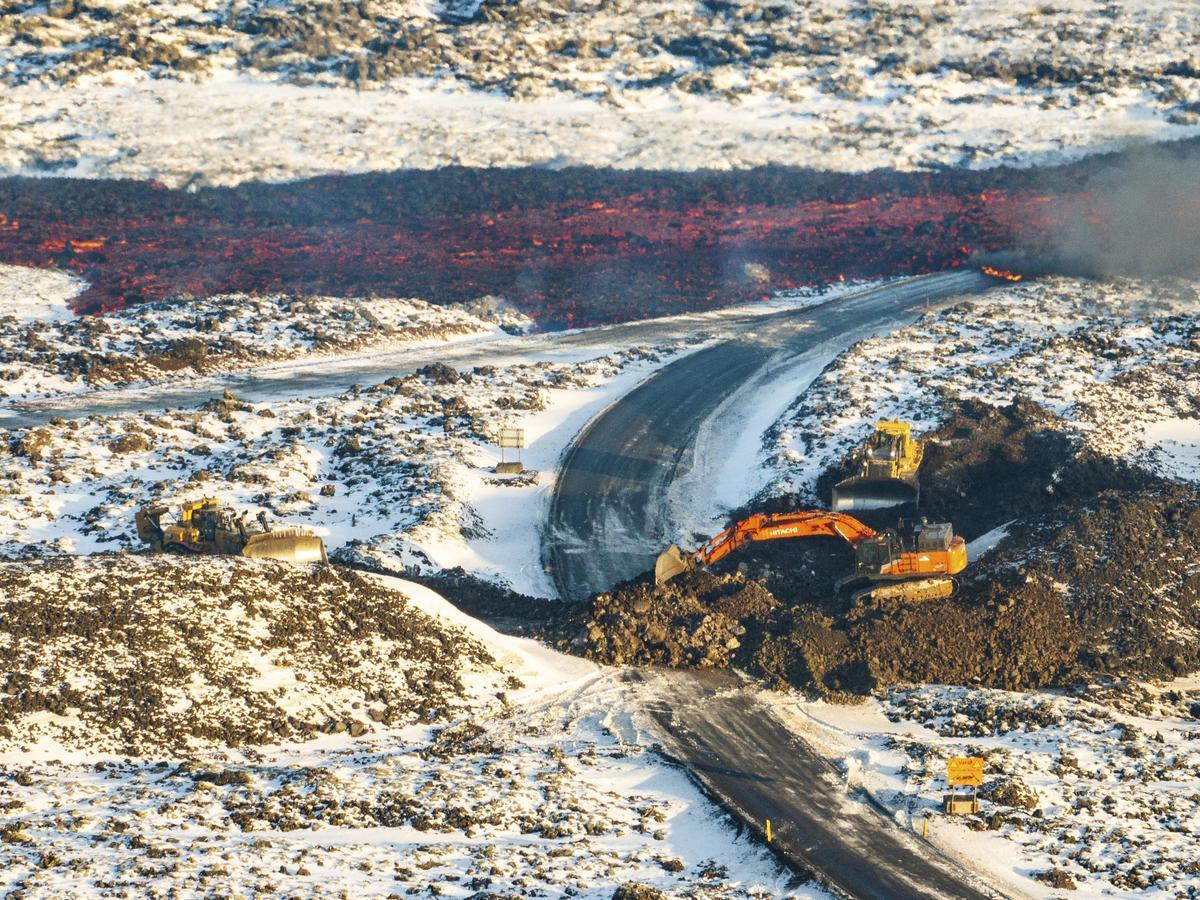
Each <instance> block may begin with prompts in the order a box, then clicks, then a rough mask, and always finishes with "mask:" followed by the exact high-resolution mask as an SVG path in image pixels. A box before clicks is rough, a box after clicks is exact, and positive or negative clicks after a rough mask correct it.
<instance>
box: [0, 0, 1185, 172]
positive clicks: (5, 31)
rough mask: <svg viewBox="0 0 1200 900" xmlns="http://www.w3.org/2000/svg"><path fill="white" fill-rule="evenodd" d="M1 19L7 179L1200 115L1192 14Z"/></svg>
mask: <svg viewBox="0 0 1200 900" xmlns="http://www.w3.org/2000/svg"><path fill="white" fill-rule="evenodd" d="M0 11H2V15H0V79H2V81H3V83H4V85H5V87H6V93H7V98H6V99H7V100H8V101H9V102H8V103H7V104H6V106H5V108H4V109H2V110H0V122H3V124H4V126H5V127H4V131H3V133H2V136H0V167H2V168H3V169H4V170H7V171H14V170H24V171H33V172H37V171H41V172H46V171H56V172H60V173H70V174H76V175H83V176H92V175H97V174H100V175H106V176H109V177H112V176H133V177H141V178H158V179H160V180H163V181H166V182H169V183H173V184H185V183H189V182H192V183H195V182H197V181H211V182H219V183H233V182H239V181H243V180H247V179H250V178H268V179H277V178H288V177H295V176H296V175H304V174H315V173H318V172H330V171H346V170H363V169H386V168H399V167H405V166H417V167H427V166H437V165H444V164H453V163H465V164H473V165H513V164H549V165H559V164H562V163H563V162H576V163H593V164H605V165H618V166H642V167H647V168H663V167H667V168H692V167H695V166H697V165H703V166H711V167H720V168H725V167H728V166H746V165H754V164H762V163H766V162H784V163H798V164H809V165H814V166H816V167H819V168H836V169H852V170H864V169H870V168H875V167H881V166H899V167H901V168H913V167H922V166H928V165H988V164H992V163H995V162H997V161H1003V160H1014V159H1016V160H1026V159H1030V158H1035V157H1038V156H1042V157H1045V156H1047V155H1050V156H1061V155H1062V154H1063V153H1068V154H1070V153H1079V152H1085V151H1086V150H1089V149H1096V148H1101V147H1109V146H1112V145H1113V143H1114V141H1121V140H1128V139H1131V138H1132V139H1136V138H1139V137H1146V138H1150V139H1162V138H1168V137H1172V136H1179V135H1182V134H1186V133H1189V132H1191V131H1194V130H1195V127H1196V125H1197V116H1198V115H1200V112H1198V107H1197V104H1198V103H1200V93H1198V88H1197V71H1198V69H1197V62H1196V57H1195V53H1194V48H1193V43H1194V42H1193V41H1192V40H1191V36H1192V35H1194V33H1195V31H1196V27H1197V22H1196V10H1195V8H1194V6H1193V5H1191V4H1188V3H1184V2H1178V0H1155V2H1152V3H1140V4H1124V5H1121V4H1108V3H1101V2H1096V0H1087V2H1072V3H1069V4H1060V5H1059V6H1053V5H1046V4H1043V5H1041V6H1038V7H1030V8H1015V7H1008V6H997V5H996V4H989V3H981V2H971V3H966V4H957V5H955V4H950V3H944V2H939V3H934V4H924V5H914V4H911V3H903V2H895V0H870V2H864V0H840V2H837V3H833V4H830V3H817V2H811V0H806V2H797V3H776V4H773V5H766V6H764V5H762V4H759V3H742V2H702V3H695V2H690V0H655V2H654V3H651V4H647V3H645V2H633V0H619V2H603V3H601V2H590V3H585V4H579V3H571V4H567V3H564V2H561V0H514V2H510V0H484V2H478V0H468V2H457V0H456V2H445V3H427V2H415V0H414V2H389V3H365V2H364V3H327V2H308V0H304V2H293V3H288V4H267V3H258V2H254V3H232V2H228V0H204V2H199V3H192V4H181V3H167V4H162V3H158V4H149V3H113V2H107V0H65V2H57V0H56V2H53V3H50V4H41V3H37V4H35V3H32V2H26V0H7V2H6V3H5V5H4V6H3V7H2V8H0ZM314 88H319V89H314ZM434 110H436V114H433V112H434ZM164 115H166V116H169V118H170V124H169V125H165V124H164V119H163V116H164ZM481 120H485V121H486V122H487V123H488V124H487V126H486V127H485V128H482V129H481V127H480V124H479V123H480V121H481ZM153 121H157V122H158V123H160V124H161V125H163V127H159V128H154V127H149V126H150V123H151V122H153ZM681 125H682V126H683V127H682V128H681V127H680V126H681ZM180 135H186V136H187V137H188V140H186V141H180V140H179V139H178V138H179V136H180ZM330 135H336V136H337V139H336V140H329V136H330ZM484 135H486V137H485V138H483V139H481V138H482V137H483V136H484Z"/></svg>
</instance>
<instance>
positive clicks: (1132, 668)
mask: <svg viewBox="0 0 1200 900" xmlns="http://www.w3.org/2000/svg"><path fill="white" fill-rule="evenodd" d="M928 448H929V449H928V451H927V454H926V459H925V463H924V465H923V467H922V473H921V474H922V497H923V503H922V510H921V512H922V514H924V515H927V516H928V517H929V518H930V519H932V520H935V521H937V520H942V521H951V522H953V523H954V524H955V526H956V529H957V530H959V531H960V533H965V535H966V536H967V537H969V538H971V537H975V536H978V535H980V534H982V533H984V532H987V531H990V530H992V529H994V528H997V527H999V526H1002V525H1006V526H1007V530H1008V537H1007V538H1005V539H1004V540H1002V541H1001V542H1000V543H999V544H998V545H997V546H996V547H995V549H993V550H991V551H990V552H989V553H988V554H987V555H986V556H984V557H983V558H982V559H980V560H975V561H973V562H972V564H971V566H970V567H969V568H968V569H967V571H966V572H965V573H964V574H963V575H962V576H960V578H959V590H958V593H957V594H956V595H955V596H954V597H951V598H948V599H943V600H929V601H925V602H923V603H915V604H913V603H910V604H905V603H898V602H893V603H891V604H890V605H886V606H881V605H874V606H871V605H866V606H864V605H862V604H852V603H851V602H850V601H849V598H848V596H847V595H846V593H845V592H842V593H840V594H839V592H838V591H837V589H836V585H837V581H838V579H839V578H840V577H841V576H842V575H845V574H846V573H847V572H849V571H850V570H851V564H852V560H853V554H852V552H851V551H850V549H849V548H848V547H847V546H846V545H845V544H844V543H842V542H839V541H836V540H832V539H831V540H823V539H818V540H806V541H777V542H773V543H763V544H756V545H753V546H751V547H749V548H746V549H745V550H743V551H741V552H740V553H738V554H735V555H734V556H731V557H729V558H728V559H727V560H725V561H723V563H722V564H720V565H719V566H717V567H715V568H714V570H713V571H710V572H696V573H689V574H687V575H685V576H681V577H680V578H677V579H676V580H674V581H672V582H671V583H670V584H668V585H664V586H661V587H659V588H655V586H654V585H653V584H652V583H649V582H648V581H647V580H642V581H635V582H629V583H627V584H625V585H621V586H618V587H617V588H616V589H615V590H613V591H612V592H610V593H607V594H601V595H599V596H597V597H595V598H593V600H592V615H591V617H590V618H589V619H588V621H587V623H586V627H585V628H583V629H582V630H581V631H580V632H579V633H577V634H576V635H575V640H574V646H575V647H576V648H578V649H580V650H581V651H582V652H584V653H586V654H587V655H590V656H592V657H594V658H597V659H600V660H603V661H606V662H614V663H645V662H654V663H659V664H663V665H671V666H693V665H698V666H734V667H737V668H740V669H743V670H744V671H747V672H749V673H751V674H753V675H756V676H758V677H761V678H764V679H765V680H767V681H768V682H769V683H772V684H776V685H793V686H797V687H801V688H805V689H809V690H812V691H815V692H817V693H820V694H826V695H838V694H844V693H847V692H849V693H863V692H866V691H869V690H871V689H873V688H875V687H876V686H879V685H884V684H891V683H896V682H926V681H927V682H943V683H950V684H985V685H991V686H995V687H1001V688H1008V689H1027V688H1035V687H1043V686H1047V685H1064V684H1071V683H1075V682H1077V681H1079V680H1080V679H1081V678H1083V677H1084V676H1085V675H1089V674H1094V673H1097V672H1106V673H1113V674H1125V675H1149V676H1164V677H1165V676H1173V675H1179V674H1182V673H1185V672H1191V671H1196V670H1197V669H1200V641H1198V640H1196V638H1197V637H1200V633H1198V632H1197V630H1196V627H1195V625H1194V623H1195V622H1196V621H1197V620H1198V619H1200V574H1196V573H1194V572H1193V569H1194V564H1193V562H1192V561H1193V560H1195V559H1196V558H1198V557H1200V494H1197V492H1196V490H1195V489H1194V488H1192V487H1189V486H1185V485H1180V484H1175V483H1173V482H1169V481H1166V480H1164V479H1161V478H1159V477H1158V476H1155V475H1153V474H1151V473H1147V472H1144V471H1140V470H1135V469H1132V468H1130V467H1128V466H1127V465H1124V464H1122V463H1121V462H1119V461H1115V460H1110V459H1106V458H1103V457H1101V456H1099V455H1098V454H1095V453H1092V452H1090V451H1089V450H1088V449H1087V448H1086V447H1083V446H1082V445H1081V444H1080V443H1079V442H1078V441H1077V440H1076V439H1074V438H1073V437H1072V436H1071V435H1070V434H1069V433H1067V432H1065V431H1064V430H1063V429H1062V428H1061V427H1060V423H1059V422H1058V421H1057V420H1056V419H1055V417H1053V416H1052V415H1051V414H1050V413H1047V412H1046V411H1044V410H1042V409H1041V408H1040V407H1037V406H1036V405H1034V404H1031V403H1026V402H1022V401H1017V402H1015V403H1013V404H1011V405H1010V406H1008V407H1005V408H995V407H989V406H986V405H985V404H981V403H975V402H968V403H965V404H963V406H962V408H961V409H960V411H959V412H958V414H957V415H955V416H954V417H952V418H951V419H950V420H949V421H948V422H946V423H945V425H944V426H943V427H942V428H939V429H938V431H937V432H936V433H935V434H934V435H932V436H930V438H929V444H928ZM841 474H842V473H841V472H830V473H827V475H826V477H825V479H823V481H824V484H825V486H826V487H828V486H829V485H832V484H833V483H834V482H835V481H836V480H837V478H839V477H841ZM779 503H780V501H776V502H775V503H773V504H771V505H770V506H769V508H770V509H772V510H773V509H775V508H781V507H780V506H779ZM896 517H897V512H896V511H894V510H893V511H876V512H875V513H873V514H871V515H870V516H869V517H868V516H864V518H869V519H870V521H871V522H872V524H874V525H875V526H876V527H886V526H888V525H893V524H894V523H895V519H896Z"/></svg>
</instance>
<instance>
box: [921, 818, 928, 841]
mask: <svg viewBox="0 0 1200 900" xmlns="http://www.w3.org/2000/svg"><path fill="white" fill-rule="evenodd" d="M921 837H929V816H923V817H922V818H921Z"/></svg>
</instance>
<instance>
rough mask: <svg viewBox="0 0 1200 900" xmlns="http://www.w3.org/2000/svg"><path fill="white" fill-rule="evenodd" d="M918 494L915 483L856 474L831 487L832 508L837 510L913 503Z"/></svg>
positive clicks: (881, 507)
mask: <svg viewBox="0 0 1200 900" xmlns="http://www.w3.org/2000/svg"><path fill="white" fill-rule="evenodd" d="M919 496H920V492H919V491H918V489H917V486H916V484H910V483H909V482H907V481H900V480H898V479H894V478H884V479H879V478H864V477H862V476H856V477H854V478H847V479H846V480H845V481H839V482H838V483H837V484H836V485H835V486H834V488H833V508H834V510H835V511H837V512H843V511H845V510H855V509H886V508H887V507H889V506H903V505H904V504H906V503H912V504H915V503H916V502H917V500H918V498H919Z"/></svg>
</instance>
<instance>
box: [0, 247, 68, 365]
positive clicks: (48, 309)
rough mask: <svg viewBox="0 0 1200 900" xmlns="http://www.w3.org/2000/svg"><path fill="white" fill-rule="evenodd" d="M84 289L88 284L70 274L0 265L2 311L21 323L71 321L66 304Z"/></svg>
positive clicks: (0, 302)
mask: <svg viewBox="0 0 1200 900" xmlns="http://www.w3.org/2000/svg"><path fill="white" fill-rule="evenodd" d="M85 288H87V282H86V281H83V280H82V279H80V278H76V277H75V276H74V275H71V274H69V273H67V272H61V271H57V270H54V269H31V268H27V267H26V266H6V265H0V309H2V310H4V312H5V315H11V316H13V317H14V318H15V319H16V321H17V323H19V324H29V323H37V322H41V323H59V322H64V321H69V320H70V319H71V318H72V314H71V308H70V307H69V306H68V305H67V304H68V303H69V302H70V301H71V300H72V299H74V298H75V297H76V296H78V295H79V294H80V293H81V292H82V291H83V290H84V289H85ZM5 358H8V354H7V353H6V354H5Z"/></svg>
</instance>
